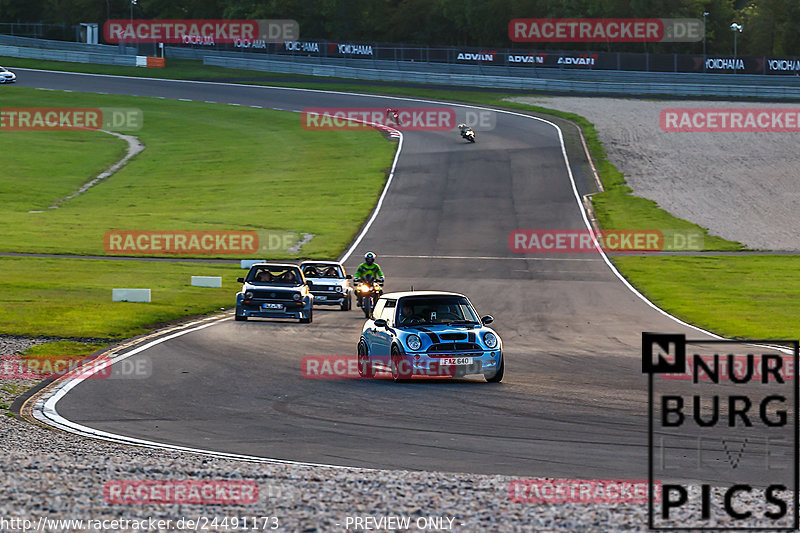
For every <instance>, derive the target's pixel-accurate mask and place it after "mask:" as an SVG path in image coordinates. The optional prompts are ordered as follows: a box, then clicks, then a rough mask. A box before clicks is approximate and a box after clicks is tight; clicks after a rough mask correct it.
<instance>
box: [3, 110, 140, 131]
mask: <svg viewBox="0 0 800 533" xmlns="http://www.w3.org/2000/svg"><path fill="white" fill-rule="evenodd" d="M143 125H144V115H143V113H142V110H141V109H137V108H134V107H3V108H2V109H0V132H8V131H86V130H115V131H117V130H126V131H127V130H130V131H138V130H140V129H142V126H143Z"/></svg>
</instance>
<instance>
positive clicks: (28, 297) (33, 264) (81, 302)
mask: <svg viewBox="0 0 800 533" xmlns="http://www.w3.org/2000/svg"><path fill="white" fill-rule="evenodd" d="M237 267H238V265H220V264H207V263H175V262H167V261H121V260H116V261H114V260H108V261H106V260H91V259H66V258H30V257H26V258H17V257H0V272H3V275H2V276H0V332H2V333H4V334H10V335H52V336H63V337H93V338H99V339H123V338H127V337H131V336H134V335H139V334H142V333H145V332H147V331H149V330H150V329H152V327H153V326H154V325H156V324H164V323H167V322H171V321H174V320H176V319H179V318H181V317H185V316H188V315H202V314H210V313H213V312H216V311H218V310H219V309H220V308H222V307H231V306H232V305H233V302H234V295H235V293H236V292H237V291H238V290H239V289H240V288H241V284H239V283H237V282H236V278H237V277H238V276H240V275H242V274H241V272H243V271H242V270H241V269H239V268H237ZM193 275H194V276H222V288H203V287H193V286H191V284H190V280H191V276H193ZM113 288H150V289H151V295H152V302H151V303H131V302H112V301H111V289H113ZM80 348H81V346H80V345H72V344H66V345H60V346H56V347H55V348H52V349H55V350H56V352H58V354H60V355H64V354H65V352H63V351H61V350H70V349H80ZM83 348H84V349H88V348H89V346H84V347H83ZM50 349H51V348H36V349H34V350H33V351H32V352H31V353H40V354H42V353H43V352H39V350H50ZM91 351H94V350H91ZM91 351H89V352H88V353H91Z"/></svg>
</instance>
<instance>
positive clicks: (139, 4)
mask: <svg viewBox="0 0 800 533" xmlns="http://www.w3.org/2000/svg"><path fill="white" fill-rule="evenodd" d="M131 1H132V0H0V22H43V23H50V24H66V25H74V24H78V23H80V22H98V23H101V24H102V23H103V22H104V21H105V20H107V19H109V18H111V19H127V18H129V17H130V16H131ZM704 12H708V17H707V18H706V21H707V25H706V46H707V51H708V53H709V54H725V55H730V54H732V52H733V40H734V35H733V31H731V29H730V25H731V23H732V22H737V23H739V24H741V25H742V26H743V27H744V31H743V32H742V33H740V34H738V35H737V38H738V52H739V54H749V55H800V30H798V29H797V27H795V24H800V1H799V0H624V1H622V0H136V5H134V6H133V17H134V18H138V19H219V18H223V19H270V18H284V19H294V20H297V21H298V22H299V24H300V33H301V38H306V39H328V40H348V41H364V42H384V43H409V44H420V45H428V46H436V45H441V46H475V47H491V48H511V47H513V48H535V49H548V48H549V49H567V50H598V51H621V52H644V51H647V52H655V53H670V52H677V53H702V42H697V43H638V44H624V43H610V44H607V43H574V44H568V43H558V44H555V43H554V44H546V43H528V44H521V43H512V42H511V40H510V39H509V37H508V22H509V21H510V20H511V19H514V18H579V17H589V18H616V17H620V18H697V19H702V18H703V16H702V14H703V13H704Z"/></svg>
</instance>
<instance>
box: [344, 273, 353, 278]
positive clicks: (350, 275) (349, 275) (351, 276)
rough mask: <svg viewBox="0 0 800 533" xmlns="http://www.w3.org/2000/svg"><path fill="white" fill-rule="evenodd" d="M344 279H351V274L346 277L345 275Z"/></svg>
mask: <svg viewBox="0 0 800 533" xmlns="http://www.w3.org/2000/svg"><path fill="white" fill-rule="evenodd" d="M345 277H346V278H347V279H353V275H352V274H348V275H347V276H345Z"/></svg>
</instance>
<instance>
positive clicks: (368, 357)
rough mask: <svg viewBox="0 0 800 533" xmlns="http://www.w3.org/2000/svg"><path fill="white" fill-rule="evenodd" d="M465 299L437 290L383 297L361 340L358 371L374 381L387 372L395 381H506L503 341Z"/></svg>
mask: <svg viewBox="0 0 800 533" xmlns="http://www.w3.org/2000/svg"><path fill="white" fill-rule="evenodd" d="M493 320H494V319H493V318H492V317H491V316H489V315H487V316H484V317H483V318H478V313H477V312H476V311H475V308H474V307H473V306H472V303H470V301H469V299H467V297H466V296H464V295H463V294H458V293H453V292H439V291H414V292H394V293H389V294H384V295H383V296H381V298H380V299H379V300H378V302H377V303H376V304H375V309H374V311H373V313H372V318H370V319H369V320H367V321H366V323H365V324H364V327H363V329H362V331H361V338H360V339H359V341H358V372H359V374H360V375H361V376H362V377H373V376H374V375H375V372H380V371H384V372H386V371H388V372H391V373H392V378H393V379H394V380H395V381H403V380H407V379H410V378H411V377H412V376H415V375H421V376H439V377H463V376H465V375H469V374H483V376H484V377H485V378H486V381H489V382H493V383H496V382H499V381H501V380H502V379H503V372H504V370H505V361H504V358H503V345H502V342H501V341H500V337H499V336H498V335H497V333H495V332H494V331H493V330H492V329H491V328H488V327H487V325H488V324H490V323H492V321H493Z"/></svg>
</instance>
